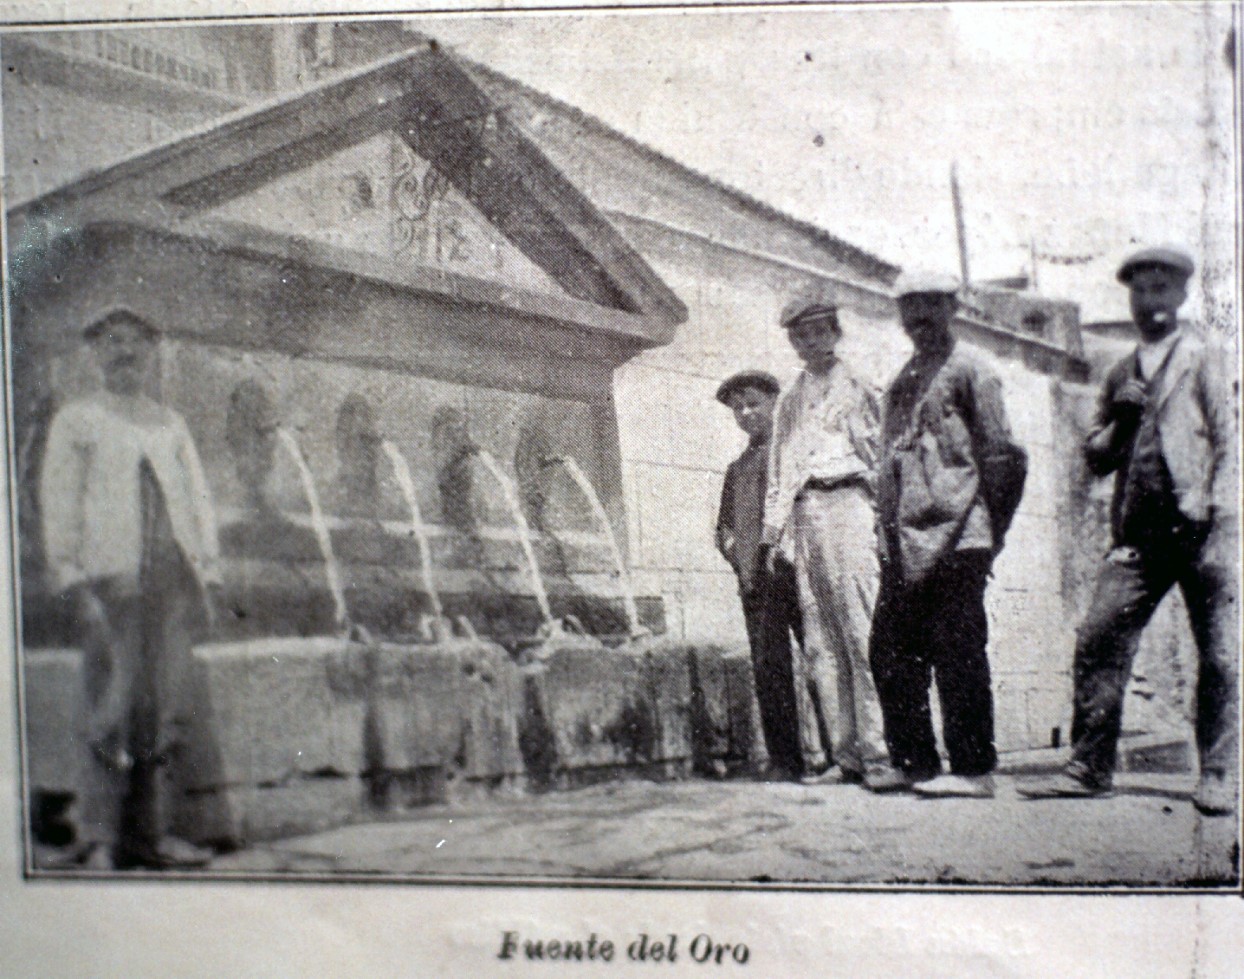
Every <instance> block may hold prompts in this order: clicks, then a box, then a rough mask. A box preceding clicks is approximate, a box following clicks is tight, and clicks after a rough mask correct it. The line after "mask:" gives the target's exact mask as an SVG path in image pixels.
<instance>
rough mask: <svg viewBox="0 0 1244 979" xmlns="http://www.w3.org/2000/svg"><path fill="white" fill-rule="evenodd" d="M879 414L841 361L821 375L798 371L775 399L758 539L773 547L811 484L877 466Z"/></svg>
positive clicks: (869, 473)
mask: <svg viewBox="0 0 1244 979" xmlns="http://www.w3.org/2000/svg"><path fill="white" fill-rule="evenodd" d="M880 417H881V412H880V409H879V406H878V399H877V394H876V392H875V391H873V390H872V389H871V388H870V387H868V386H867V385H865V384H864V383H863V382H862V381H860V380H858V379H857V378H856V377H855V376H854V375H853V374H851V372H850V371H849V370H848V369H847V367H846V365H844V364H843V363H842V361H835V362H834V364H833V366H832V367H830V369H829V371H828V372H827V373H825V374H813V373H811V372H810V371H806V370H805V371H802V372H801V373H800V374H799V376H798V377H797V378H796V379H795V381H794V383H793V384H791V386H790V387H788V388H787V389H786V390H785V391H783V392H782V395H781V397H780V398H779V399H778V403H777V408H776V410H775V412H774V419H773V436H772V438H771V439H770V442H769V483H768V491H767V494H766V496H765V527H764V532H763V535H762V537H761V540H762V541H763V542H764V543H766V544H776V543H777V542H778V539H779V538H780V537H781V536H782V531H783V530H784V529H785V528H786V524H787V522H788V521H789V520H790V515H791V512H792V511H793V510H794V507H795V497H797V496H798V495H799V493H800V492H801V491H802V490H803V488H804V487H805V486H807V484H808V483H809V482H810V481H817V482H824V483H827V484H833V483H838V482H842V481H843V480H846V479H849V478H852V477H856V476H862V477H864V478H865V479H867V480H869V481H870V482H871V480H872V477H873V470H874V467H875V466H876V462H877V440H878V432H879V428H880Z"/></svg>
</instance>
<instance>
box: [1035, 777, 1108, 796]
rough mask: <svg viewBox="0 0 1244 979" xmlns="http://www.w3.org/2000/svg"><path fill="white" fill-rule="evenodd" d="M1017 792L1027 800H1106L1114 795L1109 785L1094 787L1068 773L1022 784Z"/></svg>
mask: <svg viewBox="0 0 1244 979" xmlns="http://www.w3.org/2000/svg"><path fill="white" fill-rule="evenodd" d="M1015 791H1016V792H1018V793H1019V794H1020V795H1022V796H1024V797H1025V798H1027V799H1105V798H1109V797H1110V796H1112V795H1114V790H1113V789H1112V788H1111V787H1110V786H1109V785H1108V784H1106V785H1094V784H1093V783H1092V782H1086V781H1084V780H1083V779H1081V778H1077V777H1076V776H1074V775H1072V774H1070V773H1068V772H1060V773H1059V774H1058V775H1051V776H1050V777H1049V778H1042V779H1036V780H1035V781H1032V782H1021V783H1020V784H1018V785H1016V786H1015Z"/></svg>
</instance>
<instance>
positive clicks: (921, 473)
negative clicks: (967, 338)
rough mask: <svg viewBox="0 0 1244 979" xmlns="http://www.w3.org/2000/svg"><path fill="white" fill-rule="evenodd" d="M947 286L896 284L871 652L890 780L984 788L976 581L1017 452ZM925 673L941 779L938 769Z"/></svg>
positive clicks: (988, 561)
mask: <svg viewBox="0 0 1244 979" xmlns="http://www.w3.org/2000/svg"><path fill="white" fill-rule="evenodd" d="M957 287H958V283H957V282H955V280H954V279H952V278H950V277H948V276H904V277H903V278H902V279H900V281H899V283H898V284H897V292H898V306H899V315H900V317H901V318H902V322H903V329H904V331H905V332H906V333H907V335H908V336H909V337H910V338H911V340H912V343H913V344H914V346H915V352H914V354H913V355H912V357H911V359H910V360H909V361H908V362H907V364H906V365H905V366H904V367H903V369H902V370H901V371H900V372H899V374H898V376H897V377H896V378H895V379H894V381H893V382H892V383H891V384H890V387H889V389H888V390H887V391H886V397H885V407H884V415H883V421H882V455H881V466H880V470H879V476H878V494H877V496H878V507H877V508H878V516H879V518H880V519H879V523H880V536H881V540H880V545H881V595H880V597H879V598H878V600H877V609H876V614H875V616H874V618H873V630H872V638H871V652H870V655H871V659H872V666H873V672H874V676H875V678H876V682H877V692H878V693H879V694H880V696H881V705H882V708H883V709H884V711H885V727H886V740H887V742H888V744H889V748H890V758H891V760H892V761H893V763H894V769H893V770H892V772H891V776H892V781H891V783H889V785H888V787H889V788H892V789H895V790H899V789H903V788H907V787H911V788H914V789H915V790H916V791H917V792H919V793H920V794H923V795H929V796H964V797H972V798H989V797H991V796H992V795H993V780H992V775H991V773H992V772H993V769H994V767H995V765H996V764H997V753H996V750H995V746H994V730H993V694H992V691H991V689H990V677H989V662H988V660H987V659H986V655H985V644H986V639H987V626H986V620H985V585H986V582H987V579H988V575H989V570H990V567H991V565H992V563H993V560H994V558H995V557H996V556H997V555H998V552H999V551H1001V549H1002V542H1003V538H1004V537H1005V535H1006V531H1007V528H1008V527H1009V526H1010V522H1011V518H1012V516H1013V515H1014V513H1015V509H1016V507H1017V506H1018V505H1019V499H1020V496H1021V494H1022V492H1023V484H1024V477H1025V475H1026V472H1027V456H1026V455H1025V453H1024V450H1023V449H1022V448H1020V447H1019V446H1018V445H1017V444H1016V443H1015V441H1014V440H1013V439H1012V437H1011V428H1010V424H1009V422H1008V420H1007V415H1006V408H1005V407H1004V405H1003V403H1002V383H1001V381H1000V380H999V379H998V376H997V374H996V373H995V372H994V371H993V369H992V368H991V367H989V366H988V365H987V364H985V363H984V362H983V361H981V360H979V359H978V358H976V357H975V356H973V355H972V354H970V353H968V352H967V351H965V350H963V349H962V348H961V347H960V346H959V345H957V344H956V342H955V339H954V336H953V335H952V333H951V328H950V327H951V321H952V319H953V317H954V314H955V310H956V308H957V306H958V300H957V295H956V292H957ZM934 676H935V677H936V680H937V691H938V699H939V701H940V703H941V708H942V730H943V742H944V744H945V746H946V752H947V754H948V755H949V756H950V774H949V775H939V772H940V771H941V759H940V758H939V757H938V753H937V743H936V740H935V738H934V734H933V724H932V716H931V712H930V706H929V685H930V683H931V681H932V679H933V677H934Z"/></svg>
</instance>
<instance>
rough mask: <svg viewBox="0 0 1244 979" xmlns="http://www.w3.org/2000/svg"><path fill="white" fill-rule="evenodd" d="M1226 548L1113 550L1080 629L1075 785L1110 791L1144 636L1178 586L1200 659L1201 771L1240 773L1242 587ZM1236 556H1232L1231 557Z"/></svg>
mask: <svg viewBox="0 0 1244 979" xmlns="http://www.w3.org/2000/svg"><path fill="white" fill-rule="evenodd" d="M1226 550H1227V549H1225V548H1219V547H1214V546H1206V545H1201V544H1199V543H1198V542H1197V541H1196V540H1187V539H1185V540H1178V539H1175V538H1172V539H1171V540H1170V541H1167V542H1158V543H1155V544H1152V545H1150V546H1147V547H1145V548H1143V549H1137V548H1123V547H1120V548H1115V549H1114V550H1113V551H1111V552H1110V555H1109V556H1108V557H1107V558H1106V561H1105V562H1104V563H1103V565H1102V568H1101V572H1100V574H1099V575H1098V578H1097V588H1096V591H1095V592H1094V594H1093V601H1092V604H1091V605H1090V607H1089V611H1088V614H1087V615H1086V616H1085V619H1084V622H1083V624H1082V625H1081V627H1080V632H1079V637H1078V641H1077V643H1076V655H1075V666H1074V678H1075V713H1074V715H1073V718H1072V724H1071V742H1072V753H1071V758H1072V760H1071V764H1070V766H1069V770H1070V771H1071V773H1072V774H1074V775H1075V776H1076V777H1077V778H1080V779H1082V780H1084V781H1086V782H1089V783H1092V784H1096V785H1108V784H1109V783H1110V780H1111V777H1112V775H1113V773H1114V768H1115V763H1116V754H1117V749H1118V743H1119V730H1120V727H1121V725H1122V720H1123V695H1124V692H1125V690H1126V687H1127V681H1128V678H1129V677H1130V676H1131V671H1132V660H1133V658H1134V657H1135V655H1136V649H1137V646H1138V645H1139V643H1140V634H1141V632H1142V631H1143V630H1144V627H1145V625H1146V624H1147V623H1148V622H1149V618H1150V616H1152V615H1153V612H1154V610H1155V609H1156V608H1157V607H1158V603H1159V602H1161V600H1162V598H1163V597H1164V596H1165V595H1166V593H1167V592H1168V591H1170V589H1171V587H1172V586H1174V585H1178V586H1179V588H1180V590H1181V591H1182V592H1183V596H1184V603H1185V604H1186V605H1187V608H1188V619H1189V621H1190V622H1191V624H1192V635H1193V638H1194V639H1195V641H1196V645H1197V651H1198V653H1199V654H1200V672H1199V675H1198V678H1197V688H1196V736H1197V747H1198V749H1199V751H1200V756H1201V771H1202V772H1213V773H1216V774H1219V775H1229V774H1231V773H1232V772H1234V771H1235V766H1236V764H1237V762H1236V744H1237V736H1238V724H1237V720H1236V716H1235V712H1236V709H1237V704H1238V703H1239V668H1238V664H1237V662H1236V655H1237V653H1236V643H1235V621H1236V588H1235V576H1234V574H1233V572H1232V569H1231V566H1230V562H1231V560H1232V558H1231V557H1229V556H1225V557H1224V558H1223V559H1222V560H1217V559H1215V558H1212V557H1211V555H1218V554H1225V552H1226ZM1232 553H1233V551H1232Z"/></svg>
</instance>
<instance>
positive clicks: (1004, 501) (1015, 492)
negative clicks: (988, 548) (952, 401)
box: [970, 367, 1028, 550]
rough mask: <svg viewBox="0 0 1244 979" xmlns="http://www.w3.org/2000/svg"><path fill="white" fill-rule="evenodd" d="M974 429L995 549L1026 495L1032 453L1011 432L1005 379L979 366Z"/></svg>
mask: <svg viewBox="0 0 1244 979" xmlns="http://www.w3.org/2000/svg"><path fill="white" fill-rule="evenodd" d="M970 431H971V438H972V447H973V452H974V454H975V456H976V466H977V472H978V473H979V474H980V483H981V492H982V494H983V496H984V498H985V505H986V507H988V509H989V519H990V523H991V530H992V532H993V538H994V548H995V550H997V549H1000V548H1001V547H1002V541H1003V538H1004V537H1005V536H1006V532H1007V530H1009V529H1010V526H1011V520H1012V519H1013V518H1014V516H1015V511H1016V510H1017V509H1018V508H1019V501H1020V499H1021V498H1022V497H1023V495H1024V481H1025V479H1026V478H1027V475H1028V453H1027V452H1025V451H1024V448H1023V446H1021V445H1020V444H1019V443H1018V442H1016V441H1015V439H1014V437H1013V436H1012V434H1011V422H1010V419H1009V418H1008V417H1007V413H1006V404H1005V402H1004V401H1003V399H1002V380H1001V378H999V377H998V375H997V374H995V373H994V372H993V371H992V370H987V369H983V368H980V367H978V368H977V370H976V371H975V372H974V373H973V375H972V413H971V418H970Z"/></svg>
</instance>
